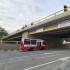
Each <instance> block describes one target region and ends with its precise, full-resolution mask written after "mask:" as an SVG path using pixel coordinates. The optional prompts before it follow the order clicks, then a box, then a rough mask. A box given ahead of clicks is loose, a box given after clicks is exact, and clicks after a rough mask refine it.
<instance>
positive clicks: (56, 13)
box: [33, 7, 70, 23]
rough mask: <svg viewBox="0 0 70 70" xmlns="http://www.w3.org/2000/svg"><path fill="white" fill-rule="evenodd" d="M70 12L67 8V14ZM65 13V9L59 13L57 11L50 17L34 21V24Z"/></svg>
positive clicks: (69, 8)
mask: <svg viewBox="0 0 70 70" xmlns="http://www.w3.org/2000/svg"><path fill="white" fill-rule="evenodd" d="M68 11H69V12H70V7H68V8H67V11H65V12H68ZM65 12H64V9H62V10H59V11H57V12H55V13H53V14H50V15H48V16H46V17H44V18H40V19H38V20H36V21H33V23H38V22H41V21H44V20H48V19H49V18H51V17H55V16H57V15H59V14H62V13H65Z"/></svg>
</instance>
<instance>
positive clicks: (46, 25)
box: [2, 10, 70, 46]
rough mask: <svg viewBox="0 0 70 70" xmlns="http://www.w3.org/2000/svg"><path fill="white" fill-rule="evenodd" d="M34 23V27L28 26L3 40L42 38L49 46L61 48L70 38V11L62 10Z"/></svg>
mask: <svg viewBox="0 0 70 70" xmlns="http://www.w3.org/2000/svg"><path fill="white" fill-rule="evenodd" d="M32 23H33V25H32V26H27V27H26V28H24V29H22V30H20V31H18V32H16V33H13V34H11V35H9V36H7V37H4V38H2V40H20V39H21V37H24V38H42V39H45V40H46V41H47V42H48V44H49V46H52V45H53V46H54V45H55V46H61V45H62V41H63V38H65V37H70V10H68V11H66V12H64V10H60V11H58V12H56V13H54V14H51V15H49V16H47V17H45V18H43V19H40V20H38V21H35V22H32Z"/></svg>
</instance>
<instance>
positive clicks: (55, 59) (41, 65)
mask: <svg viewBox="0 0 70 70" xmlns="http://www.w3.org/2000/svg"><path fill="white" fill-rule="evenodd" d="M69 62H70V50H68V49H67V50H41V51H28V52H19V51H7V52H4V51H0V70H70V68H69V67H70V63H69ZM67 63H68V65H67V66H66V64H67ZM66 68H69V69H66Z"/></svg>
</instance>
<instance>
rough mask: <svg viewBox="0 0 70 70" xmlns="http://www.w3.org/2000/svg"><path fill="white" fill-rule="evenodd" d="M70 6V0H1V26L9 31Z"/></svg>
mask: <svg viewBox="0 0 70 70" xmlns="http://www.w3.org/2000/svg"><path fill="white" fill-rule="evenodd" d="M64 5H68V6H70V0H0V26H1V27H3V28H5V29H6V30H7V31H8V33H12V32H15V31H16V30H17V29H20V28H21V27H23V26H24V25H25V24H27V25H29V24H30V23H31V22H33V21H34V20H38V19H39V18H43V17H45V16H47V15H49V14H51V13H54V12H56V11H59V10H61V9H63V6H64Z"/></svg>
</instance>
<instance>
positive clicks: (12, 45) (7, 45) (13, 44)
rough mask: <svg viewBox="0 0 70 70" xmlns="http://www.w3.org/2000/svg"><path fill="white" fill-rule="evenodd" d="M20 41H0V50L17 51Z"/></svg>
mask: <svg viewBox="0 0 70 70" xmlns="http://www.w3.org/2000/svg"><path fill="white" fill-rule="evenodd" d="M19 47H20V41H2V40H0V50H19Z"/></svg>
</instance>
